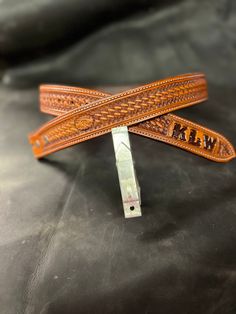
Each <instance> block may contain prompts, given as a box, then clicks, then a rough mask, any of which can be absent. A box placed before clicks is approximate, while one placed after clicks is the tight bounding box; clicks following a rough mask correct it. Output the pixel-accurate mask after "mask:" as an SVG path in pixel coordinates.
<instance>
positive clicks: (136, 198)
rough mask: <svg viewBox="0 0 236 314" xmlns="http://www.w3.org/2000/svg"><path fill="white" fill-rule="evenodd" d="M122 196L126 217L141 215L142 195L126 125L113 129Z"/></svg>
mask: <svg viewBox="0 0 236 314" xmlns="http://www.w3.org/2000/svg"><path fill="white" fill-rule="evenodd" d="M112 139H113V145H114V150H115V157H116V167H117V171H118V177H119V183H120V190H121V196H122V201H123V208H124V215H125V218H132V217H140V216H142V213H141V196H140V187H139V184H138V180H137V177H136V172H135V168H134V162H133V158H132V153H131V147H130V141H129V132H128V128H127V127H126V126H122V127H117V128H113V129H112Z"/></svg>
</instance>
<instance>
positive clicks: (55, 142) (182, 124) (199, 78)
mask: <svg viewBox="0 0 236 314" xmlns="http://www.w3.org/2000/svg"><path fill="white" fill-rule="evenodd" d="M206 99H207V86H206V80H205V77H204V75H203V74H186V75H180V76H177V77H173V78H168V79H166V80H161V81H158V82H155V83H151V84H148V85H145V86H143V87H139V88H136V89H133V90H129V91H126V92H123V93H120V94H118V95H115V96H112V95H108V94H105V93H102V92H98V91H94V90H86V89H82V88H75V87H67V86H56V85H54V86H53V85H42V86H41V87H40V108H41V111H43V112H45V113H50V114H54V115H59V116H60V117H59V118H58V119H54V120H53V121H51V122H49V123H47V124H46V125H45V126H43V127H41V128H40V129H39V130H38V131H36V132H35V133H32V134H31V135H30V137H29V138H30V142H31V144H32V145H33V152H34V154H35V156H36V157H43V156H45V155H47V154H49V153H52V152H55V151H57V150H60V149H63V148H66V147H68V146H71V145H75V144H77V143H80V142H82V141H84V140H88V139H91V138H93V137H96V136H100V135H102V134H105V133H107V132H110V131H111V128H112V127H115V126H120V125H130V127H129V131H130V132H133V133H136V134H139V135H143V136H146V137H149V138H152V139H155V140H161V141H163V142H166V143H169V144H172V145H174V146H177V147H180V148H183V149H185V150H187V151H190V152H192V153H195V154H198V155H200V156H203V157H205V158H208V159H211V160H214V161H218V162H226V161H229V160H231V159H232V158H234V157H235V150H234V148H233V146H232V145H231V143H230V142H229V141H228V140H227V139H226V138H224V137H223V136H222V135H220V134H219V133H216V132H214V131H211V130H209V129H207V128H205V127H203V126H200V125H197V124H196V123H192V122H190V121H188V120H186V119H183V118H179V117H177V116H175V115H173V114H166V115H165V114H164V113H165V112H168V111H172V110H176V109H180V108H182V107H185V106H190V105H193V104H196V103H198V102H201V101H204V100H206ZM163 114H164V115H163ZM151 117H153V118H151ZM150 118H151V119H150ZM142 120H145V121H143V122H142Z"/></svg>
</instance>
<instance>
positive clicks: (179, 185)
mask: <svg viewBox="0 0 236 314" xmlns="http://www.w3.org/2000/svg"><path fill="white" fill-rule="evenodd" d="M235 34H236V3H235V1H233V0H231V1H230V0H219V1H213V0H199V1H193V0H189V1H188V0H185V1H184V0H183V1H154V0H153V1H144V0H138V1H133V0H127V1H124V0H123V1H112V0H110V1H108V0H91V1H90V0H89V1H88V0H87V1H82V0H78V1H75V0H68V1H62V0H60V1H59V0H57V1H55V0H45V1H39V0H37V1H36V0H31V1H29V0H23V1H16V0H11V1H10V0H9V1H4V0H3V1H1V2H0V76H1V86H0V124H1V129H0V131H1V133H0V166H1V167H0V313H1V314H15V313H17V314H21V313H22V314H23V313H24V314H38V313H40V314H54V313H55V314H65V313H70V314H74V313H76V314H77V313H79V314H84V313H89V314H90V313H92V314H93V313H104V314H106V313H115V314H116V313H117V314H120V313H122V314H123V313H144V314H146V313H158V314H172V313H176V314H185V313H186V314H187V313H191V314H199V313H203V314H235V313H236V252H235V242H236V228H235V225H236V216H235V215H236V193H235V187H236V178H235V161H232V162H230V163H228V164H218V163H214V162H210V161H208V160H205V159H203V158H200V157H197V156H194V155H191V154H189V153H187V152H184V151H181V150H179V149H176V148H173V147H170V146H168V145H165V144H163V143H158V142H155V141H152V140H149V139H146V138H142V137H139V136H135V135H131V142H132V147H133V155H134V158H135V161H136V169H137V174H138V178H139V182H140V185H141V189H142V201H143V216H142V217H141V218H136V219H130V220H125V219H124V218H123V213H122V204H121V199H120V192H119V186H118V179H117V172H116V168H115V161H114V153H113V147H112V141H111V136H110V135H109V134H108V135H106V136H102V137H99V138H97V139H93V140H91V141H88V142H85V143H82V144H80V145H77V146H74V147H73V148H69V149H66V150H64V151H61V152H58V153H55V154H53V155H52V156H50V157H48V158H45V159H44V160H42V161H41V162H39V161H36V160H35V159H34V158H33V156H32V153H31V148H30V146H29V144H28V142H27V134H28V133H29V132H30V131H31V130H33V129H35V128H36V127H37V126H39V125H40V124H42V123H43V122H44V121H46V120H47V119H48V118H47V117H46V116H45V115H42V114H40V113H39V110H38V93H37V85H38V84H39V83H42V82H49V83H64V84H74V85H79V86H104V85H117V87H116V88H115V89H112V88H111V86H110V87H108V90H119V89H121V87H119V86H121V85H122V86H124V85H135V84H140V83H147V82H150V81H152V80H157V79H159V78H164V77H166V76H168V75H175V74H180V73H185V72H191V71H203V72H205V73H206V74H207V78H208V82H209V101H207V102H205V103H204V104H201V105H198V106H196V107H192V108H188V109H185V110H182V111H181V112H179V114H180V115H182V116H184V117H188V118H191V119H192V120H194V121H196V122H199V123H202V124H205V125H207V126H209V127H211V128H213V129H215V130H218V131H219V132H222V133H223V134H224V135H226V136H227V137H228V138H229V139H230V140H231V141H232V142H233V144H234V145H235V146H236V140H235V133H236V124H235V121H236V111H235V96H236V91H235V84H236V74H235V73H236V36H235Z"/></svg>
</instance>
